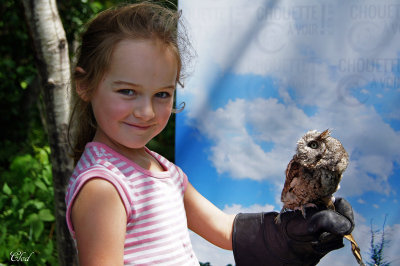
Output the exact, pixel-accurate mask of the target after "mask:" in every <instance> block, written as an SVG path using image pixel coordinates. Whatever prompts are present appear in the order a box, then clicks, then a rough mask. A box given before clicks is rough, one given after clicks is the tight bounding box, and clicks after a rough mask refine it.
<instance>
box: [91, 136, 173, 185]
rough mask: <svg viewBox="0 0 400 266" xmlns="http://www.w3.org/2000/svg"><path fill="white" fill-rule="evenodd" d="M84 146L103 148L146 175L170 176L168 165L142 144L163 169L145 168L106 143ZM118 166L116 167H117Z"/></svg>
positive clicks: (94, 142) (92, 143) (93, 143)
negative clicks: (152, 169)
mask: <svg viewBox="0 0 400 266" xmlns="http://www.w3.org/2000/svg"><path fill="white" fill-rule="evenodd" d="M86 147H99V148H103V149H104V150H105V151H106V152H108V153H111V154H112V155H113V156H114V157H117V158H119V159H121V160H123V161H124V162H126V163H127V164H128V165H131V166H132V167H133V168H135V169H136V170H137V171H139V172H141V173H143V174H146V175H148V176H152V177H156V178H167V177H169V176H170V171H169V167H168V166H167V165H166V164H165V163H163V162H161V161H160V160H159V159H158V158H157V157H156V156H155V155H154V154H153V151H151V150H149V149H148V148H147V147H146V146H144V148H145V151H146V152H147V153H148V154H149V155H150V156H152V157H153V158H154V159H155V160H156V161H157V162H158V163H159V164H160V165H161V167H162V168H163V169H164V171H150V170H148V169H145V168H143V167H141V166H140V165H138V164H137V163H135V162H134V161H132V160H130V159H128V158H127V157H125V156H124V155H122V154H120V153H119V152H117V151H115V150H114V149H113V148H111V147H110V146H108V145H107V144H104V143H101V142H96V141H93V142H89V143H87V144H86ZM117 168H118V167H117Z"/></svg>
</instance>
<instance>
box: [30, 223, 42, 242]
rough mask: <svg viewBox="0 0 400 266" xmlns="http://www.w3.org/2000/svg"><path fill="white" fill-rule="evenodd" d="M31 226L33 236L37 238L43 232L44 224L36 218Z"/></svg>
mask: <svg viewBox="0 0 400 266" xmlns="http://www.w3.org/2000/svg"><path fill="white" fill-rule="evenodd" d="M31 228H32V230H33V236H34V238H35V239H36V240H37V239H38V238H39V237H40V235H41V234H42V232H43V229H44V224H43V222H42V221H40V220H36V221H34V222H33V223H32V224H31Z"/></svg>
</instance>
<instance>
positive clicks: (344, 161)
mask: <svg viewBox="0 0 400 266" xmlns="http://www.w3.org/2000/svg"><path fill="white" fill-rule="evenodd" d="M348 164H349V155H348V154H347V152H346V150H345V149H344V148H343V146H342V144H341V143H340V141H339V140H337V139H335V138H333V137H331V136H330V131H329V130H328V129H327V130H325V131H323V132H322V133H321V132H318V131H316V130H311V131H308V132H307V133H306V134H305V135H304V136H303V137H301V138H300V140H298V142H297V148H296V154H295V155H294V156H293V159H292V160H291V161H290V162H289V164H288V166H287V168H286V180H285V184H284V186H283V190H282V194H281V201H282V203H283V207H282V210H281V212H280V213H279V214H278V215H277V216H276V219H275V222H276V223H280V215H281V213H282V212H284V211H285V210H288V209H290V210H301V212H302V214H303V216H304V217H306V212H305V208H306V207H316V206H323V207H326V208H328V209H331V210H334V209H335V206H334V197H333V193H335V192H336V191H337V190H338V189H339V183H340V180H341V179H342V174H343V172H344V171H345V170H346V168H347V165H348ZM344 237H345V238H346V239H348V240H349V241H350V242H351V249H352V252H353V255H354V257H355V258H356V260H357V262H358V263H359V264H360V265H364V263H363V261H362V258H361V252H360V248H359V246H358V244H357V243H356V241H355V240H354V238H353V236H352V235H351V234H349V235H345V236H344Z"/></svg>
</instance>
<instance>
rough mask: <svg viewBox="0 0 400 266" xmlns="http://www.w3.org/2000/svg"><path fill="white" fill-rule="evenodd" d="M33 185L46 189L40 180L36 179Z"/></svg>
mask: <svg viewBox="0 0 400 266" xmlns="http://www.w3.org/2000/svg"><path fill="white" fill-rule="evenodd" d="M35 185H36V186H37V187H38V188H40V189H41V190H44V191H47V186H46V185H45V184H44V183H43V182H42V181H40V180H36V181H35Z"/></svg>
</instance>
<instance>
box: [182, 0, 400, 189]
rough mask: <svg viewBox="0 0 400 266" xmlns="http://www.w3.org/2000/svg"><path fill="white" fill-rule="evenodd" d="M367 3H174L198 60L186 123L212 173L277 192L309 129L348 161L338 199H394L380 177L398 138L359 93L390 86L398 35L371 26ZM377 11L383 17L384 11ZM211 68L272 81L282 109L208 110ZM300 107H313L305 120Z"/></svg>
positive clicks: (390, 26)
mask: <svg viewBox="0 0 400 266" xmlns="http://www.w3.org/2000/svg"><path fill="white" fill-rule="evenodd" d="M385 3H386V2H385ZM387 3H390V1H387ZM372 4H374V5H377V4H376V2H373V1H365V2H363V3H362V4H361V3H360V2H359V1H348V2H346V3H342V4H340V5H339V4H330V5H328V4H327V5H321V3H320V2H319V1H315V0H303V1H301V3H298V4H293V2H292V1H277V2H274V6H271V3H270V2H267V1H262V0H258V1H254V3H253V2H252V4H251V5H248V4H246V1H241V0H233V1H228V2H227V1H225V0H219V1H197V2H190V3H189V2H185V1H182V3H180V5H181V8H182V9H183V14H184V16H186V17H187V20H188V22H190V27H189V28H190V30H191V31H192V33H193V36H192V37H193V44H194V46H195V48H196V50H197V52H198V55H199V64H198V68H197V69H196V75H194V76H193V78H192V79H191V80H190V82H189V83H188V84H187V85H188V86H187V88H186V89H185V91H184V92H183V93H182V98H183V100H184V101H186V102H187V103H188V105H187V108H186V112H187V115H188V117H189V121H187V122H188V123H189V125H191V126H193V127H196V128H197V129H198V130H199V131H200V132H201V133H202V134H203V135H205V136H207V137H208V138H209V139H210V140H211V141H212V142H213V143H214V145H213V146H212V147H211V148H210V157H209V158H210V161H211V162H212V164H213V165H214V167H215V168H216V170H217V171H218V173H228V174H229V175H230V176H232V177H233V178H251V179H255V180H263V179H264V180H265V179H267V180H270V181H271V182H273V183H275V184H277V185H278V186H279V185H280V184H281V183H283V181H284V176H283V175H284V170H285V168H286V165H287V163H288V162H289V160H290V159H291V156H292V155H293V151H294V148H295V143H296V141H297V139H298V138H299V137H300V136H301V135H302V134H304V133H305V132H306V131H307V130H309V129H319V130H324V129H326V128H331V129H333V135H334V136H335V137H337V138H339V139H340V140H341V141H342V142H343V144H344V146H345V148H346V149H347V151H348V152H349V154H350V155H351V156H352V157H351V162H350V165H349V167H348V170H347V171H346V173H345V176H344V178H343V181H342V182H343V183H342V189H341V190H340V191H339V192H338V193H339V194H340V195H344V196H346V195H360V194H362V193H363V192H365V191H371V190H373V191H379V192H381V193H385V194H390V193H391V192H392V191H391V188H390V186H389V183H388V177H389V176H390V175H391V174H392V173H393V162H397V163H399V162H400V153H399V150H400V134H399V132H396V131H395V130H393V129H392V128H391V127H390V126H389V125H388V124H387V122H385V121H384V120H383V118H382V117H381V115H380V114H379V113H378V112H377V110H376V109H374V108H373V106H372V105H371V103H372V102H371V101H373V99H372V98H370V97H371V96H370V94H369V93H368V90H367V89H366V88H365V85H366V84H370V83H371V82H373V81H381V80H386V79H389V80H390V79H391V80H393V79H395V76H393V75H394V73H393V72H391V71H389V70H390V69H391V68H393V67H395V65H396V64H398V61H396V60H394V61H393V60H390V58H397V54H398V53H399V49H398V46H397V45H396V44H397V43H398V42H400V34H394V35H393V34H389V33H390V32H392V31H396V29H397V28H396V25H398V24H399V23H398V22H396V21H397V20H396V17H392V16H391V15H390V13H388V15H387V17H385V18H384V19H378V17H376V16H375V17H371V14H369V13H368V12H369V11H368V10H369V8H370V6H373V5H372ZM377 8H380V9H382V11H381V12H384V9H385V8H388V7H387V6H386V5H383V4H382V5H378V7H377ZM366 10H367V11H366ZM385 12H386V11H385ZM364 22H368V23H364ZM398 28H399V31H400V27H398ZM392 33H393V32H392ZM376 39H379V40H385V42H384V43H382V42H377V41H376ZM383 47H384V48H385V49H378V48H383ZM216 69H222V71H228V72H233V73H236V74H238V75H244V74H251V75H254V74H255V75H262V76H268V77H271V78H272V79H273V80H275V85H274V86H275V87H276V88H278V92H279V97H280V98H281V99H280V100H281V101H278V99H275V98H268V99H262V98H259V99H254V100H252V101H248V100H244V99H236V100H232V101H229V102H228V103H227V104H226V105H225V106H221V107H220V108H219V109H217V110H211V107H210V106H209V99H208V97H210V96H209V95H210V88H211V87H212V86H211V85H210V84H214V83H216V80H218V79H219V78H220V77H219V76H218V75H217V74H216V73H220V72H218V71H216ZM392 87H393V86H392ZM218 89H221V90H223V89H224V88H218ZM243 89H246V88H243ZM227 90H229V88H227ZM357 90H359V91H357ZM219 93H221V92H219ZM226 93H229V91H227V92H226ZM356 95H357V97H358V98H356V97H355V96H356ZM282 100H283V101H282ZM305 106H311V107H313V108H315V114H313V115H312V116H307V114H306V113H305V112H304V111H303V108H304V107H305ZM395 106H397V105H395ZM396 108H397V109H396ZM398 109H399V107H394V110H393V111H392V113H396V112H400V110H399V111H397V110H398ZM392 116H393V115H392ZM393 117H394V116H393ZM397 119H398V118H397ZM359 180H362V182H360V181H359Z"/></svg>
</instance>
